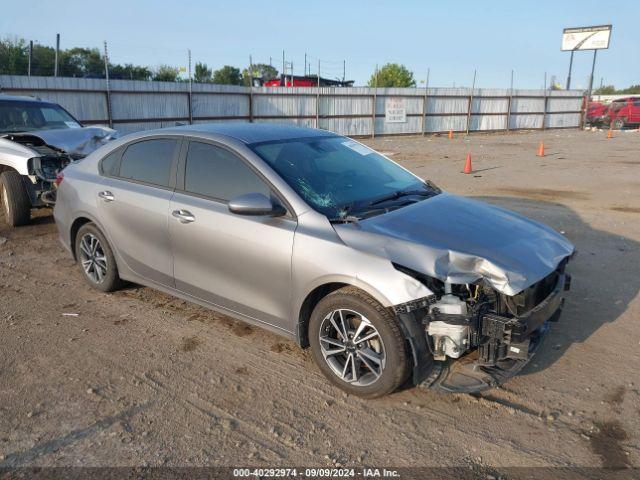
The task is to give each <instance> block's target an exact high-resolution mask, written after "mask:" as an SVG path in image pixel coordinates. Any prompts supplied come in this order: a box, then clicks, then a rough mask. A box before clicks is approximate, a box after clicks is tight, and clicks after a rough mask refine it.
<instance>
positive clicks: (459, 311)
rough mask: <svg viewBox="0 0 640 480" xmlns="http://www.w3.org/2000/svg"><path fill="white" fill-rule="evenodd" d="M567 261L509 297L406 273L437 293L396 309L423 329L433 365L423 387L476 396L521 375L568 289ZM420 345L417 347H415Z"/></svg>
mask: <svg viewBox="0 0 640 480" xmlns="http://www.w3.org/2000/svg"><path fill="white" fill-rule="evenodd" d="M567 262H568V258H567V259H565V260H564V261H563V262H561V263H560V265H559V266H558V267H557V269H556V270H554V271H553V272H552V273H551V274H549V275H548V276H546V277H545V278H543V279H542V280H540V281H538V282H536V283H534V284H533V285H531V286H530V287H528V288H526V289H525V290H523V291H521V292H520V293H518V294H516V295H513V296H509V295H505V294H504V293H500V292H498V291H496V290H495V289H493V288H492V287H490V286H487V285H484V284H482V282H478V283H476V284H462V285H459V284H458V285H453V284H450V283H444V282H441V281H439V280H434V279H432V278H428V277H425V276H424V275H420V274H418V273H417V272H414V271H408V269H403V268H402V267H397V266H396V268H398V269H402V270H404V271H405V272H406V273H409V274H411V275H412V276H414V277H415V278H418V279H420V280H421V281H423V282H424V283H427V282H428V286H429V288H430V289H431V290H432V291H434V292H436V293H435V294H434V295H432V296H430V297H428V298H426V299H424V301H423V302H422V306H421V307H420V308H417V309H413V310H412V309H411V307H409V308H407V306H406V305H404V306H399V307H396V313H398V314H399V316H402V315H405V316H406V315H408V314H411V313H412V314H413V316H414V318H415V320H416V321H418V322H419V324H420V325H421V326H422V332H423V335H424V339H425V345H426V349H427V351H426V352H422V353H423V354H425V355H426V356H430V357H431V359H432V363H433V365H431V371H430V372H426V370H423V373H424V375H425V376H427V378H426V380H422V379H416V380H419V381H420V382H422V383H423V385H424V386H433V387H436V388H439V389H442V390H446V391H453V392H472V391H478V390H482V389H483V388H489V387H492V386H494V385H496V384H497V383H500V382H501V381H503V380H505V379H506V378H508V377H510V376H512V375H514V374H515V373H517V371H519V370H520V369H521V368H522V367H523V366H524V365H525V364H526V363H527V362H528V361H529V360H530V358H531V356H532V355H533V354H534V353H535V350H537V347H538V346H539V344H540V340H541V339H542V336H543V335H544V333H546V330H547V329H548V322H550V321H551V322H553V321H557V320H558V318H559V316H560V313H561V309H562V305H563V302H564V299H563V292H564V291H565V290H569V288H570V283H571V277H570V276H569V275H568V274H567V273H565V267H566V264H567ZM416 348H418V350H419V345H417V346H416V345H414V349H416Z"/></svg>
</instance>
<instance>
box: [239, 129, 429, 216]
mask: <svg viewBox="0 0 640 480" xmlns="http://www.w3.org/2000/svg"><path fill="white" fill-rule="evenodd" d="M251 148H252V150H253V151H254V152H256V153H257V154H258V155H259V156H260V157H261V158H262V159H263V160H265V161H266V162H267V163H268V164H269V165H270V166H271V167H272V168H273V169H274V170H275V171H276V172H278V174H279V175H280V176H281V177H282V178H283V179H284V180H285V181H286V182H287V183H288V184H289V185H290V186H291V187H292V188H293V189H294V190H295V191H296V192H297V193H298V195H300V196H301V197H302V198H304V200H305V201H306V202H307V203H309V205H310V206H311V207H312V208H313V209H314V210H316V211H318V212H320V213H323V214H325V215H326V216H327V217H328V218H329V219H335V220H340V219H341V218H344V217H345V216H347V215H355V214H358V213H359V212H363V211H364V210H367V209H369V210H371V209H373V208H374V207H373V206H374V205H376V207H375V209H377V210H379V208H378V207H377V206H378V205H379V204H383V203H384V204H386V203H388V202H395V203H396V204H397V203H398V202H399V201H400V200H401V199H402V202H407V201H408V200H407V198H404V197H406V196H408V195H412V196H413V197H414V200H413V201H419V200H421V199H424V198H426V197H427V196H428V195H424V191H425V189H426V190H427V191H430V192H432V193H437V192H435V190H434V189H435V187H433V186H432V185H430V184H429V185H428V184H425V182H423V181H422V180H421V179H419V178H417V177H415V176H414V175H413V174H411V173H409V172H408V171H407V170H405V169H404V168H402V167H400V166H399V165H396V164H395V163H393V162H391V161H389V160H388V159H386V158H384V157H383V156H382V155H380V154H378V153H376V152H375V151H374V150H371V149H370V148H369V147H366V146H364V145H362V144H360V143H358V142H356V141H354V140H351V139H348V138H345V137H311V138H301V139H300V138H298V139H294V140H286V141H272V142H264V143H257V144H253V145H251Z"/></svg>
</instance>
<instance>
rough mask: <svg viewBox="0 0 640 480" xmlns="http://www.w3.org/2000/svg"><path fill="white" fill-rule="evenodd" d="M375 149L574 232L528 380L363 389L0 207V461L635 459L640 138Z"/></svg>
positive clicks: (394, 144)
mask: <svg viewBox="0 0 640 480" xmlns="http://www.w3.org/2000/svg"><path fill="white" fill-rule="evenodd" d="M543 139H544V141H545V145H546V149H547V155H546V156H545V157H544V158H539V157H536V156H535V153H536V150H537V146H538V143H539V141H540V140H543ZM364 143H367V144H368V145H370V146H372V147H374V148H376V149H378V150H380V151H382V152H384V153H385V154H387V155H389V156H390V157H391V158H393V159H394V160H396V161H398V162H400V163H401V164H403V165H404V166H406V167H408V168H409V169H411V170H413V171H414V172H416V173H417V174H419V175H421V176H423V177H425V178H430V179H432V180H433V181H435V182H436V183H437V184H438V185H439V186H441V187H443V188H445V189H447V190H449V191H451V192H454V193H458V194H462V195H467V196H473V197H477V198H480V199H483V200H485V201H489V202H492V203H496V204H499V205H502V206H506V207H507V208H511V209H513V210H516V211H519V212H521V213H524V214H525V215H528V216H530V217H532V218H535V219H538V220H541V221H543V222H546V223H548V224H550V225H551V226H553V227H554V228H556V229H557V230H559V231H561V232H563V233H565V234H566V235H567V237H568V238H570V239H571V240H572V241H573V242H574V243H575V244H576V246H577V248H578V250H579V254H578V256H577V257H576V259H575V260H574V262H573V263H572V264H570V269H569V271H570V272H571V273H572V275H573V286H572V291H571V292H570V294H569V298H568V300H567V303H566V308H565V311H564V315H563V317H562V319H561V321H560V322H559V323H557V324H554V325H553V326H552V330H551V333H550V335H549V336H548V337H547V340H546V342H545V344H544V345H543V347H542V349H541V352H540V354H539V356H538V357H536V359H535V361H534V362H533V363H532V364H530V365H529V366H528V367H527V368H526V369H525V371H524V372H523V373H522V374H521V375H520V376H519V377H517V378H514V379H512V380H511V381H509V382H508V383H507V384H506V385H504V386H503V387H502V388H499V389H494V390H491V391H488V392H486V393H484V394H482V395H481V396H475V397H474V396H470V395H440V394H436V393H433V392H429V391H424V390H420V389H412V390H405V391H402V392H398V393H396V394H394V395H391V396H389V397H387V398H384V399H380V400H375V401H362V400H360V399H358V398H354V397H351V396H347V395H345V394H343V393H342V392H341V391H339V390H337V389H335V388H333V387H332V386H331V385H330V384H329V383H328V382H327V381H325V380H324V379H323V377H321V375H320V373H319V371H318V369H317V368H316V367H315V365H314V364H313V362H312V359H311V356H310V354H309V352H308V351H302V350H300V349H299V348H298V347H297V346H295V345H294V344H293V343H290V342H288V341H286V340H283V339H281V338H279V337H277V336H275V335H273V334H270V333H267V332H264V331H262V330H258V329H256V328H254V327H251V326H248V325H244V324H241V323H238V322H236V321H234V320H231V319H229V318H227V317H225V316H223V315H219V314H216V313H213V312H211V311H208V310H205V309H203V308H201V307H198V306H195V305H191V304H189V303H187V302H184V301H182V300H178V299H175V298H172V297H170V296H167V295H164V294H161V293H158V292H155V291H153V290H150V289H148V288H141V287H136V286H131V287H130V288H127V289H125V290H123V291H120V292H117V293H114V294H101V293H98V292H96V291H94V290H90V289H89V288H88V287H87V286H86V285H85V283H84V282H83V280H82V278H81V274H80V271H79V270H78V268H77V267H76V266H75V265H74V264H73V262H72V260H71V259H70V258H69V257H68V256H67V254H66V253H65V251H64V250H63V248H62V247H61V246H60V245H59V244H58V241H57V235H56V233H55V225H54V224H53V220H52V217H50V216H48V215H47V214H46V212H41V216H39V217H38V218H37V219H36V221H35V222H34V224H33V225H31V226H27V227H22V228H18V229H13V230H12V229H9V228H8V226H7V224H6V223H5V222H4V219H2V218H1V217H0V237H1V238H0V242H2V243H1V244H0V328H1V329H2V343H1V346H0V467H2V466H5V467H6V466H18V465H42V466H44V465H47V466H51V465H56V466H70V465H90V466H114V465H118V466H130V465H135V466H145V465H149V466H154V465H193V466H203V465H225V466H262V467H264V466H305V465H314V466H330V465H363V464H366V465H370V466H380V467H382V466H390V465H391V466H395V467H413V466H464V467H472V468H473V469H476V470H475V471H482V472H486V471H492V472H493V471H497V472H500V471H501V469H502V468H505V467H508V466H590V467H599V466H614V467H627V466H632V465H633V466H636V467H639V466H640V448H639V447H638V445H640V377H639V376H638V372H639V371H640V355H639V354H638V351H639V349H640V324H639V323H638V319H639V318H640V296H639V295H638V290H639V288H640V277H639V276H638V272H639V271H640V248H638V247H639V245H640V243H639V242H640V133H638V132H616V133H615V137H614V138H613V139H610V140H607V138H606V132H580V131H576V130H553V131H546V132H536V133H515V132H514V133H511V134H506V135H505V134H500V135H497V134H496V135H481V134H476V135H472V136H469V137H467V138H464V137H463V136H456V138H454V139H453V140H449V139H447V138H446V136H441V137H382V138H376V139H373V140H364ZM467 152H471V154H472V156H473V163H474V169H475V172H474V174H472V175H464V174H462V173H461V170H462V168H463V164H464V157H465V155H466V153H467ZM3 239H4V240H3ZM66 314H74V315H66Z"/></svg>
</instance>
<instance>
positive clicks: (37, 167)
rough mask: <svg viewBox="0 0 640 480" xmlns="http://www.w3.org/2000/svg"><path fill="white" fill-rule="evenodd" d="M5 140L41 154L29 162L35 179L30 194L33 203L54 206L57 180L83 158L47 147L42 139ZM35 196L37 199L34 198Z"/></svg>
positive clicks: (19, 138)
mask: <svg viewBox="0 0 640 480" xmlns="http://www.w3.org/2000/svg"><path fill="white" fill-rule="evenodd" d="M5 138H7V139H8V140H11V141H13V142H17V143H20V144H21V145H24V146H25V147H28V148H30V149H32V150H34V151H35V152H37V153H38V154H39V156H35V157H32V158H30V159H29V160H28V162H27V169H28V172H29V175H32V176H34V177H35V180H36V181H35V183H34V190H33V192H29V193H30V196H31V197H32V198H31V202H32V203H33V204H34V205H37V203H38V200H39V201H40V202H42V203H43V204H45V205H53V204H54V203H55V201H56V178H57V177H58V175H59V174H60V172H61V171H62V169H64V168H65V167H66V166H67V165H69V164H70V163H71V162H72V161H74V160H79V159H80V158H82V157H78V158H75V159H74V158H72V157H71V156H70V155H68V154H67V153H66V152H64V151H63V150H60V149H56V148H54V147H51V146H49V145H47V144H46V143H45V142H44V141H43V140H42V139H41V138H39V137H37V136H32V135H7V136H6V137H5ZM34 194H35V198H33V196H34Z"/></svg>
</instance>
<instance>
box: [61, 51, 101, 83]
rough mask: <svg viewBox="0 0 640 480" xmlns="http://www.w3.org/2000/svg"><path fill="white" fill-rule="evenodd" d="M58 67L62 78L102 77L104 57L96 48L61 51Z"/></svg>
mask: <svg viewBox="0 0 640 480" xmlns="http://www.w3.org/2000/svg"><path fill="white" fill-rule="evenodd" d="M59 67H60V76H62V77H90V78H102V77H104V57H103V56H102V55H101V54H100V51H99V50H98V49H97V48H72V49H69V50H62V51H61V52H60V59H59Z"/></svg>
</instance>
